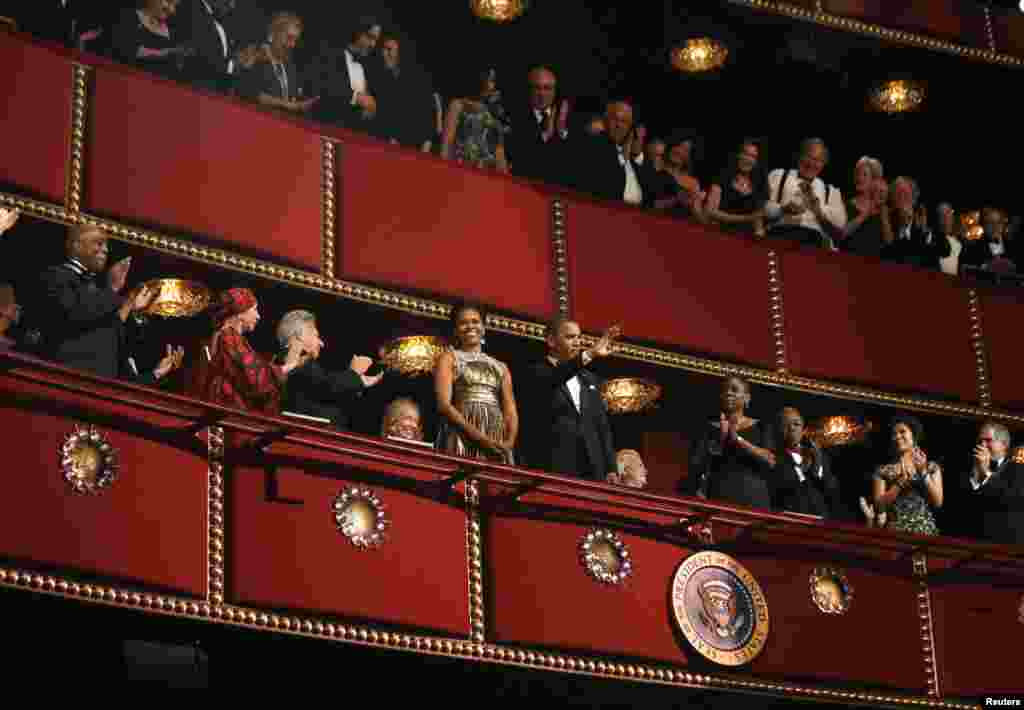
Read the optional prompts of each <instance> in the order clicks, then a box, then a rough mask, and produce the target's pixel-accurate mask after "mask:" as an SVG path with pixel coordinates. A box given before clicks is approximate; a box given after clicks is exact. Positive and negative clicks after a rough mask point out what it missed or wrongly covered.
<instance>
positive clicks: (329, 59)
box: [312, 17, 381, 131]
mask: <svg viewBox="0 0 1024 710" xmlns="http://www.w3.org/2000/svg"><path fill="white" fill-rule="evenodd" d="M380 35H381V25H380V22H378V21H377V19H376V18H374V17H361V18H359V19H358V20H357V21H356V22H355V23H354V24H353V25H352V27H351V28H350V32H349V34H348V36H347V37H346V45H345V48H344V49H342V50H341V51H338V50H336V49H334V48H332V47H328V46H325V47H324V48H323V49H322V50H321V52H320V56H319V57H318V58H317V59H316V61H315V63H314V66H313V70H312V81H313V95H314V96H318V97H319V98H320V101H319V102H317V105H316V111H315V112H314V116H315V117H316V118H317V119H318V120H320V121H324V122H325V123H333V124H335V125H338V126H342V127H344V128H348V129H351V130H356V131H369V130H372V127H373V121H374V119H375V118H376V117H377V109H378V106H377V98H376V96H377V94H376V87H375V86H374V85H373V80H374V78H375V77H374V76H373V73H374V72H373V71H372V68H371V67H368V66H367V64H369V60H370V59H371V56H372V53H373V50H374V49H375V48H376V47H377V42H378V41H379V40H380ZM371 66H372V65H371Z"/></svg>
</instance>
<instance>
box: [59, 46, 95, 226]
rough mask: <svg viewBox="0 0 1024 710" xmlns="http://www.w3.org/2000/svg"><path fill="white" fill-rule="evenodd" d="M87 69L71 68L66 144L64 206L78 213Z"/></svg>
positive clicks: (86, 96)
mask: <svg viewBox="0 0 1024 710" xmlns="http://www.w3.org/2000/svg"><path fill="white" fill-rule="evenodd" d="M90 71H91V69H90V68H89V67H86V66H83V65H81V64H73V65H72V66H71V134H70V140H69V142H68V161H67V179H66V180H65V187H64V206H65V207H66V208H67V210H68V211H69V212H78V211H79V210H80V209H81V206H82V166H83V164H84V162H85V121H86V116H88V113H89V111H88V105H89V72H90Z"/></svg>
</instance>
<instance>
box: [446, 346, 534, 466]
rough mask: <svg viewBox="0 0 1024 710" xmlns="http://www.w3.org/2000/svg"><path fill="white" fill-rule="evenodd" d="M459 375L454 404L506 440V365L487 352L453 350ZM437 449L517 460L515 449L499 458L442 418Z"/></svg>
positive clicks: (472, 421) (455, 380)
mask: <svg viewBox="0 0 1024 710" xmlns="http://www.w3.org/2000/svg"><path fill="white" fill-rule="evenodd" d="M452 352H453V353H454V355H455V377H454V378H453V381H452V406H454V407H455V408H456V409H458V410H459V412H461V414H462V416H463V417H465V418H466V421H468V422H469V423H470V424H472V425H473V426H475V427H476V428H477V429H479V430H480V431H482V432H483V433H484V434H486V435H487V436H489V437H491V438H492V439H497V440H499V441H502V440H504V439H505V437H506V436H507V435H508V434H507V432H506V429H505V416H504V414H503V413H502V410H501V383H502V381H503V380H504V379H505V371H506V369H507V368H506V366H505V364H504V363H503V362H501V361H499V360H496V359H494V358H493V357H491V356H490V355H487V354H485V353H472V352H464V351H462V350H453V351H452ZM437 448H438V449H439V450H441V451H444V452H445V453H449V454H455V455H456V456H466V457H468V458H474V459H484V460H488V461H501V463H507V464H512V463H515V462H514V460H513V456H512V454H511V452H509V453H508V455H507V456H505V457H501V458H499V457H498V456H497V455H495V454H493V453H491V452H489V451H484V450H482V449H481V448H480V447H479V446H477V445H476V443H475V442H473V441H470V440H469V439H468V438H467V437H466V436H465V435H464V434H463V433H462V431H460V430H459V429H458V428H457V427H455V426H454V425H452V423H451V422H449V421H447V420H446V419H442V421H441V425H440V428H439V430H438V435H437Z"/></svg>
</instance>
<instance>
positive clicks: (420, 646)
mask: <svg viewBox="0 0 1024 710" xmlns="http://www.w3.org/2000/svg"><path fill="white" fill-rule="evenodd" d="M0 586H4V587H7V588H11V589H18V590H23V591H28V592H32V593H37V594H46V595H48V596H56V597H62V598H67V599H73V600H76V601H85V602H88V603H94V604H103V605H105V606H114V607H122V608H127V609H135V610H139V611H142V612H144V613H149V614H155V615H160V616H172V617H178V618H185V619H190V620H198V621H206V622H211V623H218V624H224V625H229V626H236V627H239V628H247V629H256V630H262V631H268V632H271V633H287V634H291V635H297V636H304V637H309V638H320V639H324V640H330V641H335V642H341V643H348V644H352V645H358V646H368V647H375V648H381V649H385V648H387V649H392V650H400V651H406V652H411V653H419V654H424V655H432V656H446V657H450V658H457V659H463V660H467V661H475V662H483V663H492V664H498V665H506V666H518V667H524V668H532V669H537V670H547V671H554V672H559V673H573V674H576V675H587V676H592V677H599V678H611V679H616V680H625V681H634V682H644V683H655V684H658V685H666V686H675V687H682V688H691V689H707V690H717V691H732V692H736V693H746V694H754V695H766V696H772V697H780V698H788V699H800V700H808V701H812V702H822V703H843V704H850V705H864V706H874V707H891V706H894V705H896V706H903V707H926V708H937V709H940V710H975V709H976V708H978V707H979V706H978V705H976V704H972V703H963V702H956V701H949V700H942V699H941V698H939V697H936V696H934V695H929V696H927V697H922V696H914V695H897V694H894V693H892V692H889V691H881V692H870V691H864V690H845V689H838V688H829V687H819V686H812V685H803V684H798V683H787V682H774V681H770V680H763V679H760V678H753V677H749V676H739V675H733V674H724V673H723V674H714V675H712V674H707V673H693V672H690V671H687V670H681V669H678V668H673V667H671V666H668V665H651V664H646V663H622V662H617V661H611V660H604V659H601V658H594V657H585V656H573V655H569V654H565V653H557V652H549V651H547V650H544V649H529V648H506V647H502V646H499V645H495V644H487V643H480V642H477V641H472V640H466V639H454V638H446V637H437V636H423V635H414V634H407V633H401V632H394V631H389V630H381V629H375V628H373V627H369V626H356V625H349V624H341V623H337V622H334V621H330V620H325V619H318V618H306V617H300V616H291V615H286V614H277V613H272V612H268V611H264V610H262V609H254V608H246V607H237V606H227V605H218V604H210V603H208V602H205V601H200V602H197V601H194V600H187V599H181V598H178V597H174V596H168V595H162V594H152V593H141V592H138V591H132V590H124V589H118V588H115V587H108V586H103V585H98V584H81V583H79V582H76V581H72V580H68V579H63V578H60V577H54V576H44V575H40V574H38V573H35V572H27V571H22V570H15V569H4V568H0Z"/></svg>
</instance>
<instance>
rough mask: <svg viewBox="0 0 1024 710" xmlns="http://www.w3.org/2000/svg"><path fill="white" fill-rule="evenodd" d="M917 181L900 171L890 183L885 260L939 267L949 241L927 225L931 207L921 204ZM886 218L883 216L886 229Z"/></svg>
mask: <svg viewBox="0 0 1024 710" xmlns="http://www.w3.org/2000/svg"><path fill="white" fill-rule="evenodd" d="M920 194H921V193H920V190H919V189H918V187H917V181H916V180H914V179H913V178H911V177H907V176H905V175H901V176H900V177H898V178H896V179H895V180H893V181H892V185H891V186H890V187H889V204H890V205H891V207H892V209H891V210H890V216H889V220H888V221H889V224H890V229H891V230H892V236H893V240H892V243H890V244H887V245H886V246H885V247H883V249H882V253H881V257H882V259H884V260H886V261H892V262H896V263H900V264H908V265H910V266H917V267H920V268H922V269H934V270H938V268H939V263H940V260H941V259H942V258H944V257H947V256H949V254H950V249H951V247H950V245H949V242H948V241H946V240H945V239H942V238H936V237H935V235H934V234H933V233H932V229H931V227H930V226H929V225H928V211H927V209H925V208H924V206H922V205H920V204H919V199H920ZM884 224H885V220H883V229H884V228H885V227H884Z"/></svg>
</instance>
